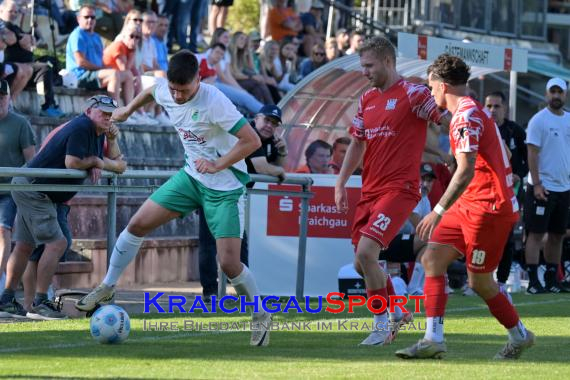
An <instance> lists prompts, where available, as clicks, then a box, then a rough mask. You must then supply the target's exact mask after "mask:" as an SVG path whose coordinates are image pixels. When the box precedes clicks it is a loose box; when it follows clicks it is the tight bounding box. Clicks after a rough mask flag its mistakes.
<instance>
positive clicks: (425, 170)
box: [420, 164, 437, 179]
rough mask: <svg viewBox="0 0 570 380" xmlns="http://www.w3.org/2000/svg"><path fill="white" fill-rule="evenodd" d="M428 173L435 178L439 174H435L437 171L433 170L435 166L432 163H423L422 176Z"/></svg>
mask: <svg viewBox="0 0 570 380" xmlns="http://www.w3.org/2000/svg"><path fill="white" fill-rule="evenodd" d="M426 175H429V176H431V177H432V178H434V179H435V178H437V176H436V175H435V172H434V171H433V168H432V166H431V165H430V164H422V165H421V166H420V176H421V177H424V176H426Z"/></svg>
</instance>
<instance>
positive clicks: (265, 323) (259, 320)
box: [249, 312, 271, 346]
mask: <svg viewBox="0 0 570 380" xmlns="http://www.w3.org/2000/svg"><path fill="white" fill-rule="evenodd" d="M257 314H260V313H257ZM251 327H252V329H251V340H250V341H249V344H250V345H252V346H267V345H268V344H269V332H270V330H271V314H270V313H267V312H265V313H263V314H261V315H259V316H258V315H256V314H254V315H253V323H252V326H251Z"/></svg>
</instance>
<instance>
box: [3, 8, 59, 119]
mask: <svg viewBox="0 0 570 380" xmlns="http://www.w3.org/2000/svg"><path fill="white" fill-rule="evenodd" d="M19 13H20V12H19V7H18V4H17V3H16V2H15V1H14V0H4V1H3V2H2V4H1V5H0V18H2V20H3V21H4V23H5V26H6V28H7V29H8V30H10V31H11V32H13V33H14V34H15V35H16V39H17V41H16V42H14V43H12V44H10V43H7V47H6V49H5V51H4V54H5V59H6V61H8V62H15V63H18V64H20V65H21V66H30V67H31V68H32V78H31V80H30V81H29V82H28V83H27V85H36V86H37V87H38V88H39V90H38V92H39V94H40V95H44V97H45V102H44V104H43V105H42V108H41V111H40V116H49V117H63V116H64V113H63V112H62V111H61V110H60V109H59V107H58V106H57V104H56V103H55V95H54V92H53V87H54V85H53V70H52V68H51V66H50V65H49V64H47V63H45V62H34V53H33V52H32V50H33V48H34V44H35V40H34V37H33V36H32V35H31V34H29V33H24V31H23V30H22V29H21V28H20V27H19V26H18V25H16V24H15V21H16V20H17V19H18V15H19Z"/></svg>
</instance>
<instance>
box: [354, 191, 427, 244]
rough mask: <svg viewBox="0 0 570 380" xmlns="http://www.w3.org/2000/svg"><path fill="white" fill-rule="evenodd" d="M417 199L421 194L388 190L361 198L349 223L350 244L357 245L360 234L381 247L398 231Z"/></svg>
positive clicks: (388, 242)
mask: <svg viewBox="0 0 570 380" xmlns="http://www.w3.org/2000/svg"><path fill="white" fill-rule="evenodd" d="M419 200H420V194H419V192H418V194H411V193H409V192H403V191H402V192H400V191H389V192H386V193H385V194H384V195H381V196H379V197H378V198H374V199H370V198H368V199H363V198H361V199H360V202H358V204H357V205H356V211H355V214H354V224H353V225H352V244H353V245H354V249H355V250H356V247H357V246H358V242H359V240H360V237H361V236H366V237H368V238H370V239H372V240H374V241H376V242H377V243H378V244H380V245H381V246H382V247H383V248H387V247H388V245H390V242H391V241H392V239H394V237H395V236H396V235H397V234H398V232H399V231H400V228H402V226H403V225H404V223H405V222H406V220H407V219H408V218H409V217H410V214H411V213H412V211H413V210H414V208H415V207H416V205H417V204H418V202H419Z"/></svg>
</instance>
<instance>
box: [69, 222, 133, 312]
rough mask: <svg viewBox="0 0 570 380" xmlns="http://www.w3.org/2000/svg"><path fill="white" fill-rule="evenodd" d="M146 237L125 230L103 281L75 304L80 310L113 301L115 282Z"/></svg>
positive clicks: (87, 309)
mask: <svg viewBox="0 0 570 380" xmlns="http://www.w3.org/2000/svg"><path fill="white" fill-rule="evenodd" d="M143 240H144V238H142V237H138V236H135V235H133V234H131V233H130V232H129V231H128V230H127V229H125V230H123V232H121V234H120V235H119V238H118V239H117V243H116V244H115V248H113V253H112V255H111V261H110V265H109V270H108V271H107V275H106V276H105V279H104V280H103V282H102V283H101V284H100V285H99V286H98V287H96V288H95V289H93V290H92V291H91V292H90V293H89V294H87V295H86V296H84V297H83V298H81V299H80V300H79V301H77V303H76V304H75V307H76V308H77V309H78V310H81V311H86V312H90V311H92V310H94V309H95V308H96V307H97V305H99V304H102V303H109V302H111V301H113V298H114V296H115V284H116V283H117V281H119V277H120V276H121V274H122V273H123V271H124V270H125V268H126V267H127V266H128V265H129V264H130V262H131V261H133V259H134V258H135V256H136V255H137V253H138V251H139V248H140V246H141V244H142V242H143Z"/></svg>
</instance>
